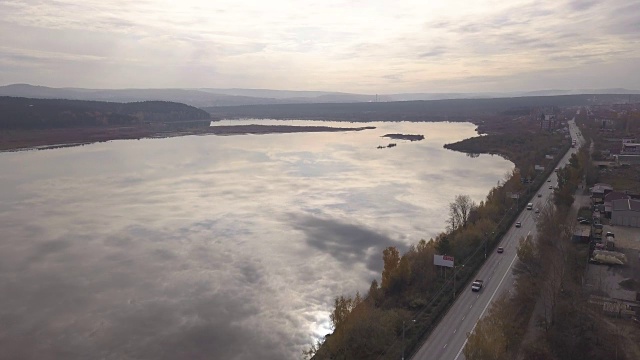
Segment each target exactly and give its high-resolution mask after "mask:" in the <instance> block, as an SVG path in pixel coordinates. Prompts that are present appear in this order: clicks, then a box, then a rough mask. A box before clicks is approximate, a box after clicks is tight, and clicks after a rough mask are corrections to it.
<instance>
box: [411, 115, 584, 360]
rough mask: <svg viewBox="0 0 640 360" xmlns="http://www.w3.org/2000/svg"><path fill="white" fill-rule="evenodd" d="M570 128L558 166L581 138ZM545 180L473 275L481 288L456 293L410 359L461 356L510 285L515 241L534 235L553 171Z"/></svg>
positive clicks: (552, 183)
mask: <svg viewBox="0 0 640 360" xmlns="http://www.w3.org/2000/svg"><path fill="white" fill-rule="evenodd" d="M569 131H570V132H571V137H572V139H576V141H577V146H576V148H575V149H570V150H569V152H568V153H567V154H566V155H565V156H564V157H563V158H562V160H561V161H560V163H559V165H558V166H560V167H562V166H564V165H565V164H567V163H568V162H569V157H570V156H571V154H572V153H574V152H576V151H577V149H578V148H579V147H580V145H581V144H582V142H583V139H582V137H581V136H580V134H579V132H578V129H577V127H576V125H575V119H574V120H572V121H569ZM548 180H549V182H545V183H544V185H543V186H542V188H541V189H540V190H539V191H538V193H539V194H541V195H542V196H541V197H538V196H536V197H534V199H533V201H532V202H533V209H534V210H523V211H522V213H520V215H519V216H518V219H517V220H516V221H519V222H520V223H521V224H522V227H519V228H516V227H515V226H512V227H511V229H509V231H508V232H507V233H506V234H505V236H504V237H503V238H502V239H501V240H500V245H499V246H501V247H503V248H504V252H503V253H502V254H498V253H496V252H493V253H490V254H487V261H486V262H485V264H484V265H483V266H482V268H481V269H480V271H479V272H478V274H477V275H476V278H477V279H482V280H484V285H483V288H482V290H480V292H472V291H471V285H470V284H469V286H467V288H465V289H463V290H462V291H461V293H460V294H457V299H456V301H455V303H454V304H453V306H452V307H451V309H449V311H448V312H447V314H446V315H445V316H444V318H443V319H442V320H441V321H440V323H439V324H438V326H437V327H436V328H435V329H434V330H433V332H432V333H431V336H429V338H428V339H427V341H426V342H425V343H424V344H423V345H422V347H421V348H420V349H419V350H418V351H417V352H416V353H415V354H414V356H413V357H412V359H415V360H417V359H420V360H423V359H425V360H426V359H433V360H462V359H464V355H463V354H462V349H463V348H464V346H465V344H466V343H467V333H470V332H471V331H473V328H474V327H475V325H476V323H477V322H478V320H479V319H480V318H481V317H482V316H484V315H485V314H486V313H487V309H488V308H489V306H490V305H491V302H492V301H493V300H495V299H497V298H498V297H499V296H500V295H501V294H502V293H504V292H505V291H510V290H511V289H512V287H513V283H514V276H513V274H512V271H511V269H512V268H513V265H514V264H515V262H516V261H517V255H516V249H517V247H518V243H519V241H520V238H522V237H523V236H526V235H532V236H535V234H536V218H537V214H536V213H535V209H536V208H538V209H539V208H541V207H542V206H544V204H545V203H546V202H547V201H549V200H550V198H551V195H552V193H553V190H552V189H549V186H556V185H557V177H556V174H555V172H554V173H552V174H551V176H550V177H549V179H548Z"/></svg>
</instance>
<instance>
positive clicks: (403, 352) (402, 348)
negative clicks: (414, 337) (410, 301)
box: [402, 320, 404, 360]
mask: <svg viewBox="0 0 640 360" xmlns="http://www.w3.org/2000/svg"><path fill="white" fill-rule="evenodd" d="M402 360H404V320H402Z"/></svg>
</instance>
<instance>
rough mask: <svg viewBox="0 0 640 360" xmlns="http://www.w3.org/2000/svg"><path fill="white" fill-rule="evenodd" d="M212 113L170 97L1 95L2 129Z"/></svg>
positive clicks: (130, 121)
mask: <svg viewBox="0 0 640 360" xmlns="http://www.w3.org/2000/svg"><path fill="white" fill-rule="evenodd" d="M209 117H210V115H209V114H208V113H207V112H206V111H204V110H201V109H198V108H195V107H193V106H189V105H185V104H180V103H174V102H167V101H143V102H132V103H115V102H103V101H82V100H64V99H30V98H20V97H7V96H3V97H0V129H48V128H68V127H96V126H114V125H115V126H123V125H136V124H144V123H165V122H183V121H190V120H206V119H209Z"/></svg>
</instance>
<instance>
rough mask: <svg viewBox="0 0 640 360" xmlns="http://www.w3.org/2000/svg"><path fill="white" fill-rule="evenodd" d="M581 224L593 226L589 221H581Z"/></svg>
mask: <svg viewBox="0 0 640 360" xmlns="http://www.w3.org/2000/svg"><path fill="white" fill-rule="evenodd" d="M580 224H582V225H589V224H591V222H590V221H589V220H587V219H584V220H580Z"/></svg>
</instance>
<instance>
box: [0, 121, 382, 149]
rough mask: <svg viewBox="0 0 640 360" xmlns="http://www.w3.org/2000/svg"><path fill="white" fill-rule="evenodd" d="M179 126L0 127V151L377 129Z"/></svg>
mask: <svg viewBox="0 0 640 360" xmlns="http://www.w3.org/2000/svg"><path fill="white" fill-rule="evenodd" d="M205 125H206V126H195V127H188V126H184V127H176V126H172V125H167V124H163V125H146V126H127V127H82V128H64V129H45V130H3V131H0V151H21V150H30V149H44V148H53V147H66V146H79V145H86V144H90V143H95V142H104V141H110V140H133V139H145V138H169V137H176V136H187V135H249V134H253V135H264V134H285V133H298V132H342V131H362V130H372V129H375V127H373V126H363V127H331V126H290V125H229V126H208V122H207V123H206V124H205Z"/></svg>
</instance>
